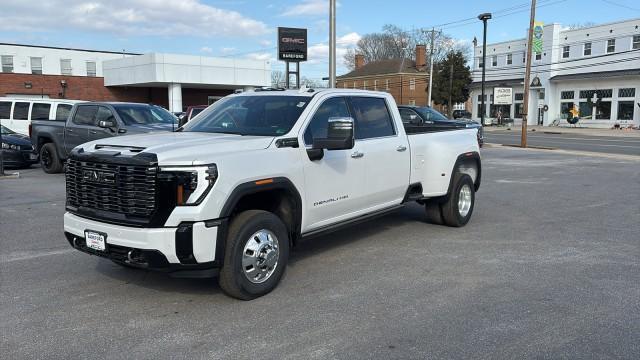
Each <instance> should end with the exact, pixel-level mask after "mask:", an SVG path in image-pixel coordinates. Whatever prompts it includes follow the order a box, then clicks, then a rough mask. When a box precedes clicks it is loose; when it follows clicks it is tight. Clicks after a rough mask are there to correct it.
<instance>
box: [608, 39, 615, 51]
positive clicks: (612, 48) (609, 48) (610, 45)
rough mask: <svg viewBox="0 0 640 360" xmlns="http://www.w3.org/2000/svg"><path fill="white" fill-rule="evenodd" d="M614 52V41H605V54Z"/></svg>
mask: <svg viewBox="0 0 640 360" xmlns="http://www.w3.org/2000/svg"><path fill="white" fill-rule="evenodd" d="M615 51H616V39H609V40H607V54H610V53H612V52H615Z"/></svg>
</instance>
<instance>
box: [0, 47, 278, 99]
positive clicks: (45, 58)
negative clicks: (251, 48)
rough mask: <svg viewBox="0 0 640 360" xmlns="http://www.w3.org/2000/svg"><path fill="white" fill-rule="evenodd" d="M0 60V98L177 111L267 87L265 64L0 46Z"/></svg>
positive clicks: (268, 65) (267, 63)
mask: <svg viewBox="0 0 640 360" xmlns="http://www.w3.org/2000/svg"><path fill="white" fill-rule="evenodd" d="M0 60H1V67H0V96H22V97H45V98H59V97H65V98H69V99H76V100H103V101H135V102H148V103H156V104H159V105H162V106H167V107H168V108H169V110H171V111H182V110H184V108H185V107H186V106H188V105H203V104H205V105H206V104H209V103H211V102H213V101H215V100H216V99H219V98H220V97H222V96H224V95H227V94H230V93H232V92H233V91H235V90H237V89H245V90H246V89H250V88H253V87H261V86H269V85H270V84H271V63H270V61H263V60H249V59H232V58H214V57H203V56H192V55H177V54H161V53H150V54H136V53H127V52H110V51H96V50H83V49H69V48H57V47H49V46H34V45H21V44H5V43H0ZM183 100H184V101H183Z"/></svg>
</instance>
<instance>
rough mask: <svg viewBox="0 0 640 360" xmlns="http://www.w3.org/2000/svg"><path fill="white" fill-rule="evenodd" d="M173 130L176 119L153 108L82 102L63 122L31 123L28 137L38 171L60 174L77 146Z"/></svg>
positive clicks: (139, 105) (144, 105)
mask: <svg viewBox="0 0 640 360" xmlns="http://www.w3.org/2000/svg"><path fill="white" fill-rule="evenodd" d="M177 128H178V119H177V118H176V117H175V116H174V115H173V114H171V113H170V112H169V111H167V110H165V109H164V108H162V107H160V106H157V105H150V104H137V103H120V102H85V103H78V104H76V105H74V106H73V109H72V110H71V114H70V115H69V118H68V119H66V121H39V120H35V121H33V123H32V124H31V134H30V135H31V142H32V143H33V145H34V146H35V150H36V151H37V152H38V154H39V155H40V164H41V165H42V170H44V172H46V173H49V174H52V173H57V172H60V171H62V164H63V161H64V160H65V159H66V158H67V155H68V154H69V152H71V150H72V149H73V148H74V147H76V146H78V145H80V144H84V143H86V142H89V141H94V140H100V139H103V138H110V137H114V136H121V135H132V134H142V133H149V132H154V131H174V130H175V129H177Z"/></svg>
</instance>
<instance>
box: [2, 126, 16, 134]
mask: <svg viewBox="0 0 640 360" xmlns="http://www.w3.org/2000/svg"><path fill="white" fill-rule="evenodd" d="M0 132H2V135H11V134H15V132H14V131H11V130H9V129H7V128H6V127H4V125H0Z"/></svg>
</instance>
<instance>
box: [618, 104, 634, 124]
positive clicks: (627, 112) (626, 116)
mask: <svg viewBox="0 0 640 360" xmlns="http://www.w3.org/2000/svg"><path fill="white" fill-rule="evenodd" d="M633 105H634V104H633V101H618V120H633V110H634V106H633Z"/></svg>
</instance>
